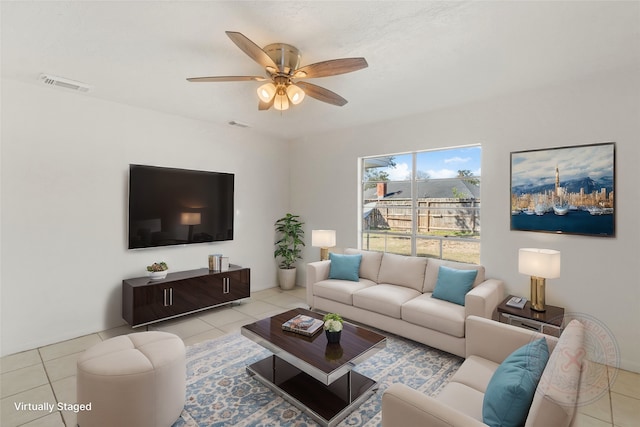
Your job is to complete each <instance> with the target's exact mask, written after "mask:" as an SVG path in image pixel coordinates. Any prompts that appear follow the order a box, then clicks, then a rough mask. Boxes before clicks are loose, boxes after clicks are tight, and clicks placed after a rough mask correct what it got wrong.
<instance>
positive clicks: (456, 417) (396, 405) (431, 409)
mask: <svg viewBox="0 0 640 427" xmlns="http://www.w3.org/2000/svg"><path fill="white" fill-rule="evenodd" d="M398 426H424V427H451V426H460V427H479V426H483V427H486V424H483V423H481V422H480V421H478V420H476V419H474V418H471V417H470V416H468V415H466V414H463V413H462V412H458V411H457V410H455V409H454V408H452V407H450V406H448V405H446V404H444V403H442V402H440V401H438V400H437V399H434V398H433V397H430V396H427V395H426V394H423V393H420V392H419V391H416V390H414V389H412V388H410V387H407V386H406V385H404V384H392V385H391V386H389V388H387V389H386V390H385V392H384V394H383V395H382V427H398Z"/></svg>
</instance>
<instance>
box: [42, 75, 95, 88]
mask: <svg viewBox="0 0 640 427" xmlns="http://www.w3.org/2000/svg"><path fill="white" fill-rule="evenodd" d="M40 80H41V81H42V83H44V84H46V85H49V86H60V87H64V88H66V89H71V90H77V91H80V92H88V91H89V89H91V86H89V85H88V84H86V83H82V82H78V81H75V80H71V79H65V78H64V77H58V76H53V75H51V74H40Z"/></svg>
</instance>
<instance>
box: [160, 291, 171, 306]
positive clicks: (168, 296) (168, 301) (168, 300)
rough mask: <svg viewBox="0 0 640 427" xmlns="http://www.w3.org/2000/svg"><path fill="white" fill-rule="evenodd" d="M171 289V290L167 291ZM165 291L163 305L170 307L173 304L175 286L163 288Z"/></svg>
mask: <svg viewBox="0 0 640 427" xmlns="http://www.w3.org/2000/svg"><path fill="white" fill-rule="evenodd" d="M167 291H169V292H167ZM162 293H163V295H162V296H163V305H164V306H165V307H169V306H171V305H173V288H165V289H163V290H162Z"/></svg>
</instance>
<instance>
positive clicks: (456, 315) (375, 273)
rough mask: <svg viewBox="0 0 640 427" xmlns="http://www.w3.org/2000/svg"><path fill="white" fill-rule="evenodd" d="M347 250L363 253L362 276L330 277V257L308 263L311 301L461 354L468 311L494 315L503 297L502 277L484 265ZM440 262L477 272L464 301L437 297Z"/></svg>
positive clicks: (364, 322) (432, 345)
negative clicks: (490, 274)
mask: <svg viewBox="0 0 640 427" xmlns="http://www.w3.org/2000/svg"><path fill="white" fill-rule="evenodd" d="M344 253H345V254H347V255H355V254H361V255H362V260H361V263H360V268H359V272H358V276H359V277H358V280H357V281H351V280H340V279H330V278H329V272H330V268H331V261H319V262H312V263H309V264H307V278H306V287H307V303H308V304H309V306H311V307H312V308H313V309H316V310H320V311H326V312H335V313H339V314H340V315H342V316H343V317H345V318H347V319H351V320H354V321H356V322H360V323H363V324H365V325H370V326H373V327H376V328H379V329H382V330H384V331H387V332H391V333H394V334H397V335H400V336H403V337H406V338H410V339H412V340H414V341H418V342H421V343H424V344H427V345H429V346H431V347H435V348H438V349H441V350H444V351H446V352H449V353H453V354H456V355H458V356H462V357H464V355H465V319H466V318H467V316H470V315H476V316H480V317H485V318H491V316H492V314H493V311H494V309H495V308H496V306H497V305H498V304H499V303H500V302H501V301H502V299H503V298H504V284H503V282H502V281H500V280H495V279H486V278H485V270H484V267H483V266H481V265H476V264H465V263H458V262H452V261H443V260H438V259H433V258H424V257H411V256H404V255H396V254H390V253H381V252H372V251H362V250H358V249H346V250H345V251H344ZM440 266H447V267H450V268H454V269H457V270H476V271H477V275H476V277H475V281H474V282H473V288H472V289H471V290H470V291H469V292H468V293H467V294H466V296H465V297H464V306H462V305H458V304H455V303H452V302H449V301H444V300H441V299H436V298H433V297H432V293H433V291H434V288H435V286H436V282H437V280H438V274H439V270H440Z"/></svg>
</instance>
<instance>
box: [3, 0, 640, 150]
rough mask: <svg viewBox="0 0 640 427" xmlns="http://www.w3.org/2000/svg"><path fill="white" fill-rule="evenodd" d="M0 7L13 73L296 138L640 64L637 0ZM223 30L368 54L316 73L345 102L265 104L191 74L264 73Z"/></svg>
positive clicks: (314, 57)
mask: <svg viewBox="0 0 640 427" xmlns="http://www.w3.org/2000/svg"><path fill="white" fill-rule="evenodd" d="M0 12H1V14H2V16H1V19H2V22H1V23H2V33H1V34H2V69H1V70H2V76H3V78H11V79H17V80H20V81H23V82H28V83H32V84H41V83H39V80H38V76H39V75H40V73H50V74H54V75H58V76H62V77H66V78H70V79H75V80H79V81H82V82H85V83H89V84H90V85H92V86H93V90H92V91H91V92H89V93H86V94H81V93H78V96H91V97H96V98H101V99H105V100H110V101H115V102H119V103H123V104H129V105H133V106H138V107H143V108H149V109H153V110H157V111H162V112H166V113H173V114H178V115H181V116H185V117H190V118H195V119H200V120H207V121H211V122H215V123H220V124H226V123H227V122H229V121H230V120H236V121H240V122H246V123H249V124H251V125H252V127H253V129H254V130H255V131H257V132H264V133H265V134H270V135H275V136H278V137H282V138H286V139H291V138H297V137H300V136H303V135H307V134H312V133H319V132H324V131H327V130H331V129H336V128H343V127H350V126H355V125H361V124H366V123H371V122H376V121H380V120H385V119H389V118H394V117H401V116H407V115H411V114H416V113H421V112H425V111H429V110H433V109H438V108H442V107H446V106H451V105H456V104H462V103H468V102H473V101H475V100H481V99H485V98H490V97H494V96H499V95H501V94H505V93H509V92H517V91H521V90H526V89H531V88H535V87H540V86H545V85H549V84H553V83H555V82H566V81H569V80H573V79H578V78H581V77H583V76H587V75H589V74H592V73H601V72H606V70H608V69H614V68H620V67H627V66H630V65H634V66H638V65H639V64H640V3H639V2H637V1H626V2H611V1H601V2H593V1H591V2H586V1H568V2H539V1H531V2H524V1H500V2H488V1H473V2H448V1H428V2H427V1H375V2H367V1H340V2H331V1H322V2H320V1H317V2H302V1H297V2H286V1H271V2H267V1H255V2H248V1H120V2H116V1H73V2H64V1H55V2H54V1H43V2H29V1H21V2H17V1H16V2H7V1H2V4H1V10H0ZM225 30H232V31H239V32H241V33H243V34H244V35H246V36H247V37H249V38H250V39H251V40H253V41H254V42H255V43H257V44H258V45H260V46H264V45H267V44H270V43H274V42H284V43H289V44H292V45H294V46H296V47H298V48H299V49H300V50H301V52H302V61H301V65H306V64H310V63H314V62H318V61H323V60H327V59H334V58H343V57H353V56H363V57H365V58H366V59H367V61H368V63H369V67H368V68H366V69H364V70H360V71H357V72H354V73H350V74H344V75H340V76H334V77H327V78H322V79H313V80H309V81H310V82H312V83H315V84H318V85H321V86H324V87H326V88H327V89H330V90H332V91H334V92H337V93H338V94H340V95H342V96H343V97H345V98H346V99H347V100H348V101H349V103H348V104H347V105H345V106H344V107H336V106H333V105H329V104H325V103H322V102H319V101H317V100H315V99H312V98H307V99H305V100H304V102H303V103H302V104H300V105H298V106H296V107H294V108H292V109H290V110H288V111H285V112H283V113H280V112H278V111H275V110H269V111H258V109H257V103H258V102H257V96H256V92H255V90H256V88H257V87H258V86H259V85H260V84H261V83H258V82H237V83H189V82H187V81H186V80H185V78H186V77H193V76H215V75H262V74H263V70H262V69H261V67H260V66H259V65H257V64H256V63H254V62H253V61H252V60H251V59H250V58H249V57H247V56H246V55H245V54H244V53H242V51H240V49H238V48H237V47H236V46H235V45H234V44H233V42H231V40H230V39H229V38H227V36H226V35H225ZM51 90H64V89H59V88H51Z"/></svg>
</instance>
